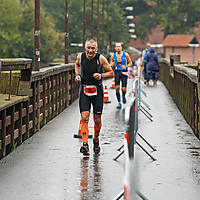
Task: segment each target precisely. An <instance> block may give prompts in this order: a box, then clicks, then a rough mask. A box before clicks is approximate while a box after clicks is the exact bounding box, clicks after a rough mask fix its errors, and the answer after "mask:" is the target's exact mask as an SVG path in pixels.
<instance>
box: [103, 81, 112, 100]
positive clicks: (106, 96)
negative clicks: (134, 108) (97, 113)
mask: <svg viewBox="0 0 200 200" xmlns="http://www.w3.org/2000/svg"><path fill="white" fill-rule="evenodd" d="M104 103H111V101H109V96H108V88H107V86H106V85H105V88H104Z"/></svg>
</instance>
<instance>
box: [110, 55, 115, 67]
mask: <svg viewBox="0 0 200 200" xmlns="http://www.w3.org/2000/svg"><path fill="white" fill-rule="evenodd" d="M110 65H111V67H114V66H115V61H114V56H113V55H112V56H111V59H110Z"/></svg>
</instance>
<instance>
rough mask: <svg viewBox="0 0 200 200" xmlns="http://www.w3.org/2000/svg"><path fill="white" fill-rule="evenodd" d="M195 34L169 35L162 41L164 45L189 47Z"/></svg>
mask: <svg viewBox="0 0 200 200" xmlns="http://www.w3.org/2000/svg"><path fill="white" fill-rule="evenodd" d="M194 38H195V36H194V35H168V36H167V37H166V38H165V39H164V41H163V42H162V44H163V46H164V47H187V46H188V44H190V42H192V40H193V39H194Z"/></svg>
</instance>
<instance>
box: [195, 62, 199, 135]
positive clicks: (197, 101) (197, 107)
mask: <svg viewBox="0 0 200 200" xmlns="http://www.w3.org/2000/svg"><path fill="white" fill-rule="evenodd" d="M196 96H197V98H196V113H197V118H196V120H197V123H196V124H197V128H196V130H197V134H198V137H199V138H200V132H199V130H200V121H199V113H200V110H199V102H200V59H199V60H198V66H197V95H196Z"/></svg>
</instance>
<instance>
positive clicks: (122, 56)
mask: <svg viewBox="0 0 200 200" xmlns="http://www.w3.org/2000/svg"><path fill="white" fill-rule="evenodd" d="M115 51H116V52H115V53H114V55H112V56H111V61H110V64H111V66H112V67H114V70H115V90H116V97H117V101H118V106H117V109H121V107H122V105H121V96H120V81H121V82H122V102H123V103H124V104H125V103H126V97H125V95H126V87H127V79H128V67H131V66H132V61H131V58H130V56H129V55H128V53H126V52H124V51H122V44H121V43H119V42H118V43H116V44H115Z"/></svg>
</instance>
